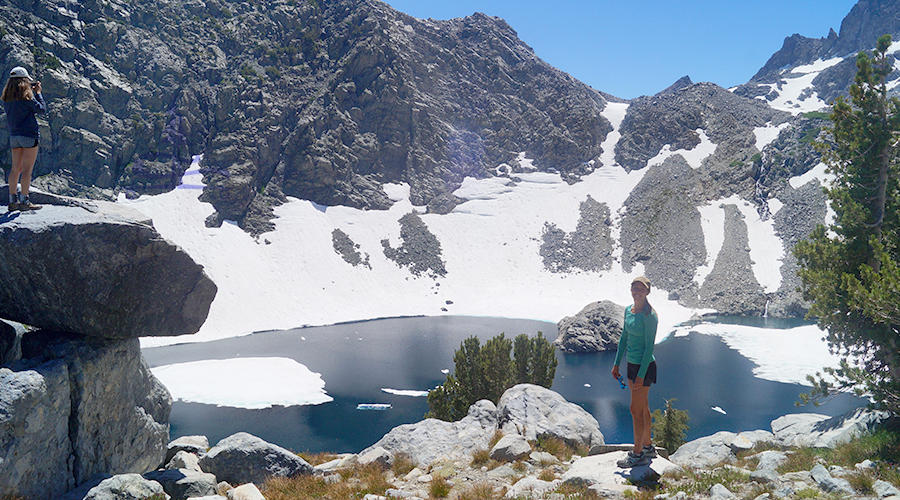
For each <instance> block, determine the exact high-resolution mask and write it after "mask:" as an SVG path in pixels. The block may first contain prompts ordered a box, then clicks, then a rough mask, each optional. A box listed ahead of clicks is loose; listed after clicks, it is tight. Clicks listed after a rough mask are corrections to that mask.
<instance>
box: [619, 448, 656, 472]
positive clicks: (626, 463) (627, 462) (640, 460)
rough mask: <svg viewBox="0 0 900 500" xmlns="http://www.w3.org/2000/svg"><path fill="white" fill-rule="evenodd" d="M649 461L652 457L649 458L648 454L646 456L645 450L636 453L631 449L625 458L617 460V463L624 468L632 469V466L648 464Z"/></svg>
mask: <svg viewBox="0 0 900 500" xmlns="http://www.w3.org/2000/svg"><path fill="white" fill-rule="evenodd" d="M649 463H650V459H649V458H647V456H645V455H644V453H643V452H641V453H638V454H635V453H634V452H633V451H629V452H628V455H626V456H625V458H623V459H622V460H619V461H618V462H616V465H618V466H619V467H621V468H623V469H630V468H632V467H637V466H639V465H647V464H649Z"/></svg>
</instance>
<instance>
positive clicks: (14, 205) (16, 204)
mask: <svg viewBox="0 0 900 500" xmlns="http://www.w3.org/2000/svg"><path fill="white" fill-rule="evenodd" d="M18 209H19V202H17V201H11V202H9V205H7V206H6V211H7V212H15V211H16V210H18Z"/></svg>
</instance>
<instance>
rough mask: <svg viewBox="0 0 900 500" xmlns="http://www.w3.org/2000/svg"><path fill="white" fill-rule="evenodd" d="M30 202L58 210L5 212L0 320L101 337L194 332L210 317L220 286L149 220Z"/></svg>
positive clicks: (100, 207)
mask: <svg viewBox="0 0 900 500" xmlns="http://www.w3.org/2000/svg"><path fill="white" fill-rule="evenodd" d="M38 198H40V200H38ZM32 199H33V200H35V201H39V202H42V203H52V204H47V205H44V208H43V209H41V210H37V211H30V212H7V213H3V214H0V318H5V319H9V320H13V321H17V322H20V323H24V324H28V325H32V326H36V327H39V328H44V329H50V330H56V331H69V332H78V333H81V334H84V335H89V336H93V337H103V338H134V337H152V336H171V335H183V334H190V333H196V332H197V331H198V330H199V329H200V326H201V325H202V324H203V322H204V321H206V316H207V314H209V306H210V303H211V302H212V300H213V298H214V297H215V294H216V286H215V284H214V283H213V282H212V280H210V279H209V277H207V276H206V273H204V272H203V267H202V266H200V265H198V264H197V263H195V262H194V261H193V259H191V257H190V256H189V255H188V254H186V253H185V252H184V251H182V250H181V249H180V248H178V247H177V246H175V245H173V244H171V243H169V242H168V241H166V240H165V239H163V238H162V237H161V236H160V235H159V234H158V233H157V232H156V231H155V230H154V229H153V227H152V226H151V225H150V221H149V220H147V218H146V217H144V216H143V215H141V214H140V213H138V212H136V211H134V210H131V209H128V208H125V207H122V206H121V205H117V204H115V203H109V202H90V203H88V202H82V201H77V200H74V199H68V198H58V197H53V198H50V197H47V196H46V195H44V196H37V195H34V194H33V195H32Z"/></svg>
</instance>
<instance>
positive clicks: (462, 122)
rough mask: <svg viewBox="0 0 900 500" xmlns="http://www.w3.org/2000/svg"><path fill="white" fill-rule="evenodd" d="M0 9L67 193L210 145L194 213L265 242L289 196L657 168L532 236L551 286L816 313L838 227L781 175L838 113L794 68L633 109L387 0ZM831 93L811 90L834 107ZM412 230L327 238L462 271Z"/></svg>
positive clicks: (795, 61)
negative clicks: (625, 278) (766, 269)
mask: <svg viewBox="0 0 900 500" xmlns="http://www.w3.org/2000/svg"><path fill="white" fill-rule="evenodd" d="M892 9H895V7H894V6H892V5H891V4H890V3H886V2H878V1H874V0H872V1H870V0H864V1H861V2H859V4H857V6H856V7H854V10H853V11H852V12H851V13H850V15H848V17H847V19H846V20H845V24H846V28H844V27H842V35H839V36H837V38H835V41H833V42H829V44H830V45H828V49H827V50H826V49H825V48H824V47H825V45H826V44H825V42H822V43H821V44H820V45H821V46H822V47H820V48H816V49H815V50H812V49H810V50H808V51H805V52H804V51H794V50H785V51H784V52H783V53H780V54H778V55H776V56H773V61H777V62H772V64H773V65H774V64H779V65H781V66H779V67H782V66H784V65H788V66H790V65H793V67H797V66H798V65H801V64H805V63H809V62H811V61H815V58H821V57H825V56H828V55H829V54H830V52H828V50H832V49H833V50H838V49H835V47H838V48H840V50H845V48H844V47H845V46H847V47H849V46H851V45H854V44H860V43H863V41H864V39H865V36H867V35H865V34H866V33H869V32H874V31H879V30H883V29H888V28H890V26H893V25H892V24H890V23H891V22H893V21H890V20H891V19H893V17H892V14H891V13H893V12H894V10H892ZM0 12H3V16H2V17H0V19H2V20H0V56H2V58H3V61H4V63H5V64H6V66H9V67H11V66H13V65H17V64H25V65H26V66H29V67H31V68H34V69H35V72H36V73H37V75H38V76H39V77H40V78H42V79H43V80H44V82H45V89H46V93H47V97H48V101H49V103H50V113H49V115H48V118H47V122H46V124H45V126H44V135H45V143H46V146H45V147H44V148H42V149H41V156H40V159H39V163H38V166H37V173H38V174H39V175H42V177H41V178H40V179H38V180H37V181H36V184H37V185H38V186H40V187H43V188H44V189H47V190H50V191H52V192H61V193H66V194H77V195H79V196H88V197H101V198H113V197H115V196H117V195H119V194H122V193H124V194H125V195H127V196H130V197H134V196H136V195H138V194H141V193H146V194H153V193H159V192H164V191H167V190H171V189H173V188H174V187H175V186H176V184H177V183H178V182H180V179H181V176H182V174H183V173H184V172H185V170H186V169H187V168H189V167H188V165H189V161H190V159H191V157H192V155H194V154H198V153H203V159H202V162H201V163H200V170H201V171H202V172H203V179H204V184H205V187H204V188H203V194H202V197H201V200H202V201H205V202H209V203H210V204H212V206H213V207H214V208H215V212H214V213H213V214H212V215H210V216H209V218H208V219H207V220H206V221H205V223H206V224H207V225H208V226H210V227H217V226H220V225H221V224H222V223H223V221H225V220H234V221H237V223H238V224H239V225H240V227H241V228H243V229H244V230H246V231H248V232H250V233H251V234H253V235H255V236H259V235H261V234H264V233H265V232H267V231H270V230H272V229H273V228H274V227H275V225H274V222H273V219H274V217H275V216H274V212H273V207H275V206H277V205H279V204H281V203H283V202H284V201H286V200H287V197H295V198H299V199H304V200H309V201H311V202H313V203H316V204H318V205H321V206H324V207H329V206H336V205H343V206H349V207H354V208H357V209H364V210H375V209H386V208H388V207H390V206H392V205H393V204H394V203H395V199H392V198H391V197H390V196H388V194H387V193H386V192H385V190H384V186H385V185H386V184H388V183H391V184H405V185H408V186H409V200H410V201H411V202H412V204H413V205H414V206H415V207H416V208H414V210H413V211H414V212H429V213H436V214H445V213H448V212H450V211H452V210H454V208H455V207H457V206H459V205H460V204H461V203H465V202H466V201H467V200H465V199H463V198H461V197H459V196H457V195H454V194H453V193H454V191H455V190H456V188H457V187H458V186H460V184H461V183H462V181H463V179H465V178H466V177H470V178H476V179H478V178H481V179H484V178H498V179H502V180H503V181H504V182H506V183H507V185H508V186H509V187H510V188H514V187H515V186H516V185H517V183H518V182H519V181H520V180H521V179H520V178H519V175H521V174H523V173H524V172H530V171H535V170H537V171H543V172H550V173H554V174H558V175H559V176H560V178H561V179H563V180H564V181H565V182H568V183H578V182H579V181H580V180H582V179H584V178H585V176H588V175H591V174H592V173H593V172H595V171H597V169H599V168H602V167H605V166H608V167H617V168H621V169H624V170H625V171H627V172H633V171H641V172H645V175H644V178H643V180H642V181H641V182H640V183H639V184H638V186H637V187H636V188H635V190H634V192H632V193H630V196H629V197H628V199H627V200H626V202H625V205H624V207H623V208H622V210H618V207H610V205H609V204H607V203H606V202H605V201H604V200H603V199H601V198H600V197H599V196H598V195H594V196H587V197H585V198H584V200H583V205H582V207H581V208H580V211H581V214H580V215H581V218H580V219H579V223H578V227H576V229H575V231H572V232H569V233H566V232H565V231H563V230H561V229H560V227H559V226H558V225H557V224H556V222H555V221H551V220H547V221H546V223H545V224H544V231H543V232H542V233H541V234H531V235H523V236H525V237H530V238H539V239H540V240H541V241H542V242H543V245H542V246H541V249H540V255H541V258H542V260H543V262H544V267H545V269H546V270H547V271H549V272H551V273H556V274H566V273H578V272H598V273H602V272H605V271H606V270H608V269H611V268H613V267H616V266H620V267H621V269H622V270H624V271H625V272H631V271H632V270H634V269H636V268H637V267H638V266H641V265H642V266H643V267H644V270H645V273H646V274H647V275H648V276H649V277H650V278H651V279H652V280H653V281H654V283H658V284H659V288H661V289H662V290H665V291H666V292H667V293H668V294H669V297H670V298H672V299H677V300H678V301H679V302H680V303H681V304H682V305H684V306H687V307H692V308H712V309H716V310H718V311H720V312H722V313H725V314H756V315H758V314H764V313H765V312H766V311H768V312H769V313H770V314H774V315H802V314H803V312H804V311H805V309H806V307H805V305H804V304H803V302H802V300H801V298H800V297H799V296H798V294H797V292H796V285H797V281H796V276H795V274H794V270H795V269H796V262H795V261H794V260H793V257H792V255H791V253H790V250H791V248H792V247H793V244H794V243H796V241H798V240H799V239H801V238H803V237H804V236H805V235H806V234H808V232H809V229H810V228H811V227H814V225H815V224H816V223H820V222H822V221H824V218H820V219H819V218H817V219H810V218H809V217H808V216H807V215H806V214H807V213H810V212H809V211H810V210H812V213H816V214H824V213H825V212H824V198H823V197H822V196H821V195H820V194H819V193H817V187H816V185H815V181H811V182H813V184H814V185H813V186H812V187H810V188H808V189H807V188H803V187H802V186H797V187H795V186H793V185H791V183H790V181H791V179H794V178H797V177H798V176H800V175H802V174H805V173H807V172H808V171H810V169H812V168H814V167H816V166H817V165H818V163H819V155H818V153H817V152H816V151H815V150H814V148H813V147H812V145H811V141H812V139H814V138H815V137H816V136H817V135H818V133H819V132H820V131H821V129H822V127H823V126H825V125H826V121H825V120H824V119H823V117H822V115H821V114H819V115H816V114H804V113H802V112H799V111H798V110H799V108H796V109H795V108H794V107H792V106H794V104H796V103H794V104H788V103H782V102H781V101H779V100H778V99H782V98H783V96H782V95H781V93H779V92H778V91H777V89H782V87H784V88H787V87H789V86H791V85H794V83H796V82H795V80H796V78H793V77H792V76H791V75H792V74H782V73H779V72H773V71H768V72H766V73H765V75H763V76H759V75H758V76H759V79H757V80H754V81H752V82H750V83H748V84H747V85H745V86H742V87H740V88H737V89H734V91H728V90H726V89H723V88H721V87H718V86H717V85H715V84H711V83H693V82H692V81H691V80H690V78H687V77H685V78H682V79H680V80H679V81H678V82H675V83H674V84H673V85H672V86H671V87H669V88H667V89H665V90H664V91H663V92H660V93H659V94H657V95H655V96H646V97H640V98H637V99H634V100H632V101H629V102H624V101H622V100H621V99H616V98H614V97H612V96H609V95H606V94H603V93H602V92H598V91H595V90H593V89H591V88H589V87H588V86H586V85H584V84H582V83H580V82H578V81H576V80H574V79H573V78H571V77H570V76H569V75H566V74H565V73H562V72H560V71H559V70H557V69H555V68H552V67H550V66H549V65H547V64H546V63H544V62H543V61H541V60H540V59H538V58H537V57H536V56H535V54H534V52H533V51H532V50H531V49H530V48H529V47H528V46H527V45H526V44H525V43H524V42H523V41H521V40H519V38H518V37H517V35H516V32H515V31H514V29H513V28H512V27H510V26H509V25H508V24H506V23H505V22H504V21H503V20H501V19H497V18H492V17H489V16H485V15H483V14H474V15H472V16H469V17H466V18H461V19H451V20H448V21H435V20H420V19H415V18H412V17H410V16H407V15H405V14H402V13H400V12H397V11H395V10H393V9H392V8H390V7H389V6H387V5H386V4H384V3H381V2H379V1H377V0H365V1H355V0H328V1H314V0H309V1H306V2H297V1H295V0H279V1H277V2H276V3H274V4H272V5H265V6H263V5H261V4H258V3H256V2H236V1H235V2H230V1H226V0H210V1H209V2H199V1H198V2H188V3H165V4H158V3H149V2H146V1H134V2H124V1H122V2H116V1H113V2H103V3H99V2H97V3H94V2H87V3H79V4H69V3H65V2H61V1H60V2H57V1H55V0H44V1H42V2H37V3H34V4H26V3H16V2H12V1H10V0H3V1H2V2H0ZM885 23H888V24H885ZM891 29H893V28H891ZM839 42H840V43H839ZM813 45H815V44H813ZM865 48H866V47H864V46H863V47H859V49H865ZM820 49H821V50H820ZM810 58H813V59H810ZM845 62H846V61H845ZM842 64H844V63H843V62H842V63H840V64H836V65H833V66H830V67H828V68H826V69H825V70H822V72H821V74H820V75H819V77H822V78H825V76H823V75H825V74H826V72H827V71H831V70H835V71H836V70H837V69H836V68H838V67H839V66H841V65H842ZM770 80H771V82H770ZM829 81H830V82H832V83H833V82H834V80H833V79H832V80H829ZM817 85H818V84H813V85H812V86H811V87H809V88H808V89H807V90H806V91H804V92H805V94H803V95H806V96H807V97H806V98H804V99H805V100H803V99H800V98H798V99H799V100H800V101H802V102H804V103H812V104H816V105H820V104H821V105H824V101H821V99H820V97H821V96H825V93H824V90H818V91H817V90H815V89H819V88H820V87H818V86H817ZM821 88H824V87H821ZM829 88H831V90H833V91H834V92H840V91H841V90H840V89H841V88H844V89H845V88H846V86H844V87H841V85H836V86H835V85H832V86H830V87H829ZM815 96H819V97H815ZM813 97H815V99H813ZM820 101H821V102H820ZM780 107H781V108H780ZM613 108H615V110H614V109H613ZM619 109H624V118H623V119H622V121H621V124H617V125H616V126H615V127H614V126H613V124H612V122H611V117H613V116H614V115H615V113H617V112H618V111H616V110H619ZM816 109H819V108H816ZM614 131H615V134H614V133H613V132H614ZM4 133H5V131H4V130H3V129H2V128H0V140H2V139H3V134H4ZM798 189H802V191H800V192H801V193H802V194H803V196H800V195H798V194H797V191H798ZM733 196H737V197H738V198H739V199H740V200H745V201H747V202H748V203H750V204H751V205H752V207H753V209H754V210H755V211H756V213H757V215H753V214H752V213H750V212H746V211H743V212H741V213H740V214H739V213H737V212H735V211H734V210H732V209H730V208H727V206H729V205H735V204H736V203H739V202H736V201H734V200H735V198H732V197H733ZM808 197H812V198H813V199H812V200H810V199H809V198H808ZM723 200H732V201H727V202H726V201H723ZM770 204H771V206H770ZM720 205H721V206H722V210H723V211H725V212H727V214H726V215H725V216H723V217H726V218H727V221H728V226H727V230H726V228H725V227H724V226H723V227H722V232H727V233H728V234H729V235H730V236H729V237H728V238H726V243H727V244H726V245H723V248H722V250H721V252H720V255H708V254H709V253H714V251H711V249H710V247H709V245H708V242H709V240H710V239H711V235H705V234H704V226H703V224H704V221H705V220H706V219H705V218H704V217H706V215H704V213H705V212H704V210H706V207H709V206H713V207H719V206H720ZM772 214H775V226H776V232H777V236H778V237H779V238H780V239H781V241H782V246H783V248H782V249H781V250H782V251H783V255H784V257H783V259H782V260H781V262H782V266H781V281H780V284H775V285H773V284H772V283H762V282H760V278H759V277H758V276H756V275H755V274H754V273H753V272H751V271H750V270H749V267H750V266H752V265H753V264H754V260H753V256H752V255H750V248H749V246H748V245H744V244H739V243H738V242H745V241H746V242H749V233H748V231H749V224H751V223H753V222H754V220H751V219H756V218H758V219H760V220H762V221H767V220H769V217H770V216H771V215H772ZM417 219H418V217H417V216H416V215H415V214H414V213H410V214H407V216H406V219H404V220H402V221H400V225H401V227H402V228H403V230H402V233H401V236H402V237H403V238H404V239H405V241H404V243H403V245H402V246H401V247H399V248H395V247H394V246H393V245H391V243H390V241H388V240H385V241H383V242H382V244H381V248H377V247H376V248H359V243H358V242H357V241H354V235H352V234H350V233H349V232H347V231H346V230H345V229H346V228H339V227H335V228H332V234H333V235H334V236H333V240H334V242H335V243H334V245H335V251H336V252H337V253H338V254H340V255H342V256H344V259H345V260H346V262H347V263H348V265H351V266H354V265H357V264H359V263H362V262H368V256H369V255H372V254H374V253H376V252H384V254H385V255H386V256H387V258H388V259H389V260H393V261H395V262H396V263H397V264H398V265H400V266H401V267H405V268H407V269H409V271H410V274H411V276H412V277H416V278H418V277H421V276H427V277H430V278H432V279H436V278H438V277H444V276H446V275H447V273H452V270H448V269H449V267H446V266H445V264H446V262H445V261H444V260H443V257H442V256H441V255H440V254H439V253H435V252H439V249H440V248H441V246H442V245H443V246H444V247H445V248H446V247H448V246H451V245H457V244H462V243H460V242H456V241H439V239H438V238H436V237H435V236H434V235H433V233H432V232H431V231H429V228H428V227H427V225H426V224H424V223H422V221H419V220H417ZM796 224H800V226H797V225H796ZM407 238H408V239H407ZM357 248H359V251H357V250H356V249H357ZM351 250H352V251H351ZM360 252H361V253H360ZM720 257H721V258H720ZM363 267H366V268H367V269H368V270H372V268H371V265H370V264H366V265H364V266H363ZM705 267H709V268H710V269H709V270H708V273H706V271H704V272H701V269H703V268H705ZM704 273H706V274H704ZM735 282H739V283H741V284H742V286H740V287H732V286H730V285H729V284H730V283H735Z"/></svg>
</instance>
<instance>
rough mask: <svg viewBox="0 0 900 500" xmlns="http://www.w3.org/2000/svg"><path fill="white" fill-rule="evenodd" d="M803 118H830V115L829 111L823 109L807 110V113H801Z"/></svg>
mask: <svg viewBox="0 0 900 500" xmlns="http://www.w3.org/2000/svg"><path fill="white" fill-rule="evenodd" d="M803 117H804V118H809V119H812V120H830V119H831V115H830V114H829V113H825V112H824V111H809V112H807V113H803Z"/></svg>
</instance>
